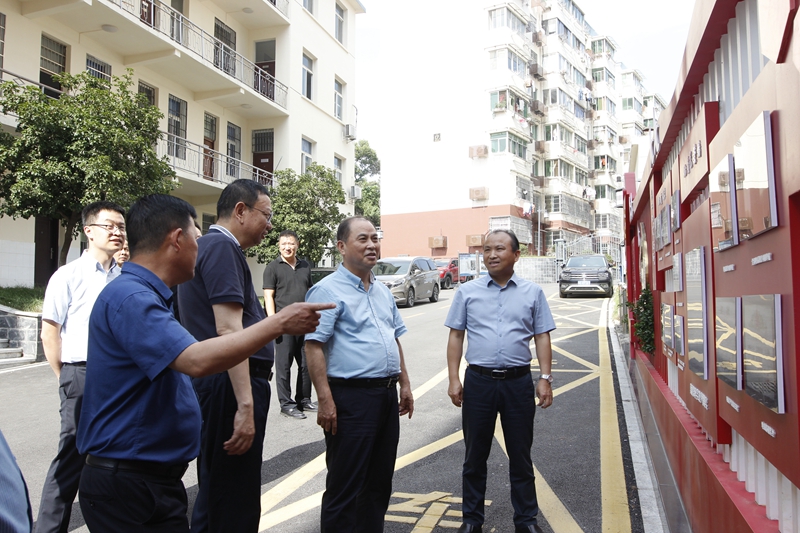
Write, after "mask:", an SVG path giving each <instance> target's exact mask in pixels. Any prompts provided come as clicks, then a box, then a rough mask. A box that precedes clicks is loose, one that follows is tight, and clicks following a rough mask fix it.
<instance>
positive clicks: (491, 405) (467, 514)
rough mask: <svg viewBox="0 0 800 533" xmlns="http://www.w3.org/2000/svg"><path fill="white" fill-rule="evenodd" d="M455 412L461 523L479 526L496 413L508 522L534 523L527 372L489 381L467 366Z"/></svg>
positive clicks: (531, 400) (532, 394)
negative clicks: (460, 428) (459, 430)
mask: <svg viewBox="0 0 800 533" xmlns="http://www.w3.org/2000/svg"><path fill="white" fill-rule="evenodd" d="M461 410H462V413H461V416H462V420H463V425H464V443H465V444H466V454H465V457H464V469H463V485H464V496H463V504H462V512H463V520H464V522H465V523H468V524H473V525H481V524H483V519H484V504H483V500H484V498H485V495H486V461H487V460H488V458H489V452H490V451H491V448H492V440H493V438H494V428H495V423H496V421H497V414H498V413H500V423H501V424H502V426H503V434H504V436H505V441H506V451H507V452H508V460H509V467H508V470H509V472H508V474H509V476H508V477H509V480H510V482H511V505H512V506H513V507H514V525H515V526H523V527H525V526H529V525H532V524H536V517H537V515H538V514H539V505H538V502H537V500H536V485H535V484H534V476H533V462H532V461H531V446H532V445H533V417H534V415H535V413H536V390H535V388H534V385H533V379H532V378H531V375H530V374H526V375H523V376H520V377H517V378H512V379H493V378H491V377H489V376H483V375H481V374H478V373H477V372H475V371H473V370H469V369H467V372H466V375H465V376H464V401H463V404H462V408H461Z"/></svg>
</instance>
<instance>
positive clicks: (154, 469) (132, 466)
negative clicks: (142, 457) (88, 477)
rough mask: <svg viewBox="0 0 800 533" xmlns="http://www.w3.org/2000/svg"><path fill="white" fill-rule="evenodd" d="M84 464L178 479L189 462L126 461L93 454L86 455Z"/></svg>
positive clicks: (115, 470) (104, 468) (184, 471)
mask: <svg viewBox="0 0 800 533" xmlns="http://www.w3.org/2000/svg"><path fill="white" fill-rule="evenodd" d="M86 464H87V465H89V466H93V467H95V468H102V469H103V470H112V471H114V472H117V471H119V472H133V473H135V474H145V475H148V476H158V477H163V478H170V479H180V478H182V477H183V474H184V473H186V469H187V468H188V467H189V463H180V464H176V465H168V464H165V463H154V462H150V461H126V460H123V459H104V458H103V457H97V456H95V455H87V456H86Z"/></svg>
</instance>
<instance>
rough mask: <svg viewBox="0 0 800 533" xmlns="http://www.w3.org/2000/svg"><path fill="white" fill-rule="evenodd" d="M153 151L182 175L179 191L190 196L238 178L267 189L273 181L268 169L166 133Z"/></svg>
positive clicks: (179, 175)
mask: <svg viewBox="0 0 800 533" xmlns="http://www.w3.org/2000/svg"><path fill="white" fill-rule="evenodd" d="M156 151H157V153H158V156H159V157H162V158H164V157H165V158H166V161H167V163H168V164H169V165H170V166H171V167H172V168H173V169H174V170H175V173H176V174H177V175H178V178H181V182H182V187H181V192H184V193H186V194H188V195H190V196H200V195H204V194H208V187H209V186H211V187H213V188H216V189H218V190H222V189H223V188H224V186H225V185H227V184H229V183H231V182H232V181H234V180H237V179H249V180H253V181H257V182H258V183H260V184H262V185H264V186H266V187H270V188H271V187H272V186H273V184H274V182H273V175H272V174H271V173H270V172H267V171H265V170H262V169H260V168H257V167H254V166H253V165H251V164H249V163H245V162H244V161H242V160H241V159H237V158H235V157H230V156H228V155H225V154H223V153H220V152H217V151H216V150H211V149H209V148H206V147H205V146H202V145H200V144H196V143H193V142H191V141H188V140H186V139H181V138H179V137H175V136H174V135H170V134H168V133H164V134H163V136H162V137H161V139H159V141H158V145H157V149H156Z"/></svg>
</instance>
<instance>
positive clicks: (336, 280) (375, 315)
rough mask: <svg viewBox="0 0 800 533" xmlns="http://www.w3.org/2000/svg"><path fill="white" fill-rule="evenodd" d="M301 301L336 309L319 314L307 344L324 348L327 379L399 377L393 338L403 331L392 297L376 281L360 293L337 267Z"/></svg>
mask: <svg viewBox="0 0 800 533" xmlns="http://www.w3.org/2000/svg"><path fill="white" fill-rule="evenodd" d="M306 302H316V303H328V302H332V303H335V304H336V309H330V310H325V311H322V312H321V315H322V316H321V318H320V322H319V326H317V330H316V331H315V332H314V333H310V334H308V335H306V336H305V338H306V340H312V341H318V342H321V343H323V344H324V345H325V346H324V349H323V351H324V352H325V358H326V361H327V365H328V376H330V377H336V378H345V379H349V378H385V377H389V376H397V375H399V374H400V350H399V348H398V347H397V342H396V341H395V339H396V338H398V337H400V336H401V335H403V334H404V333H405V332H406V331H407V329H406V326H405V324H404V323H403V319H402V318H400V312H399V311H398V310H397V305H396V304H395V303H394V296H392V293H391V292H390V291H389V289H387V288H386V286H385V285H384V284H383V283H380V282H379V281H376V280H375V276H372V282H371V283H370V284H369V291H367V290H365V289H364V283H362V281H361V279H360V278H359V277H358V276H356V275H355V274H353V273H352V272H350V271H349V270H347V269H346V268H344V266H343V265H339V268H338V269H337V270H336V272H334V273H333V274H331V275H330V276H327V277H325V278H324V279H322V281H320V282H319V283H317V284H316V285H314V286H313V287H311V289H309V291H308V294H307V295H306Z"/></svg>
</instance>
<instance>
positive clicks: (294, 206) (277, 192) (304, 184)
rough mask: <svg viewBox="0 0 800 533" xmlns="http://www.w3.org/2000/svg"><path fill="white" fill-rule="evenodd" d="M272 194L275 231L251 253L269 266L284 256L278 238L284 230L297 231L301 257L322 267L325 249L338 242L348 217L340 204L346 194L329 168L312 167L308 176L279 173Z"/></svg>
mask: <svg viewBox="0 0 800 533" xmlns="http://www.w3.org/2000/svg"><path fill="white" fill-rule="evenodd" d="M275 180H276V184H277V185H276V186H275V188H274V189H273V190H272V194H271V198H272V231H270V232H269V233H268V234H267V237H266V238H265V239H264V241H263V242H261V244H259V245H258V246H256V247H254V248H252V249H251V253H252V254H254V255H255V256H256V257H257V258H258V261H259V262H260V263H268V262H270V261H272V260H273V259H275V258H277V257H278V255H280V253H279V251H278V236H279V235H280V233H281V231H283V230H289V229H290V230H293V231H294V232H295V233H297V236H298V237H300V249H299V250H298V255H300V256H304V257H307V258H308V260H309V261H310V262H312V263H318V262H319V261H320V260H321V259H322V256H323V254H324V253H325V249H326V248H327V247H328V246H330V243H331V242H333V241H335V239H336V227H337V226H338V225H339V222H341V221H342V219H343V218H344V215H342V214H341V213H340V212H339V204H343V203H344V191H343V190H342V186H341V185H340V184H339V180H337V179H336V176H335V174H334V173H333V171H332V170H331V169H329V168H325V167H323V166H321V165H317V164H314V165H311V166H310V167H309V168H308V170H307V171H306V173H305V174H297V173H296V172H295V171H294V170H292V169H288V170H279V171H277V172H276V173H275Z"/></svg>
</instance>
